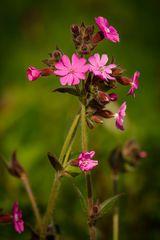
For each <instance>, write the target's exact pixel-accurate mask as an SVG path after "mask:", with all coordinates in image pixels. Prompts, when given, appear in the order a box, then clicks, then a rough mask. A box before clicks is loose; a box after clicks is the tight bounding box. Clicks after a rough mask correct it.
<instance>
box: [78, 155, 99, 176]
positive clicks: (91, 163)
mask: <svg viewBox="0 0 160 240" xmlns="http://www.w3.org/2000/svg"><path fill="white" fill-rule="evenodd" d="M94 155H95V152H94V151H91V152H82V153H81V154H80V155H79V157H78V165H79V168H80V169H81V171H83V172H88V171H90V170H92V169H94V168H95V167H96V166H97V165H98V161H97V160H92V159H91V158H92V157H93V156H94Z"/></svg>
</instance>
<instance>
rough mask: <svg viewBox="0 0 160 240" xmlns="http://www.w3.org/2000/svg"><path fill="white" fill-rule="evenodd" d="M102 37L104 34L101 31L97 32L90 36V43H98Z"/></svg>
mask: <svg viewBox="0 0 160 240" xmlns="http://www.w3.org/2000/svg"><path fill="white" fill-rule="evenodd" d="M103 39H104V35H103V33H102V32H101V31H100V32H97V33H96V34H95V35H94V36H93V37H92V43H93V44H98V43H99V42H100V41H102V40H103Z"/></svg>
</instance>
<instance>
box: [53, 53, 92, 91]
mask: <svg viewBox="0 0 160 240" xmlns="http://www.w3.org/2000/svg"><path fill="white" fill-rule="evenodd" d="M55 68H56V69H57V70H55V71H54V73H55V74H56V75H58V76H60V77H61V78H60V82H61V84H62V85H67V84H68V85H70V86H71V85H77V84H79V83H80V80H85V73H86V72H87V71H88V64H86V59H84V58H79V57H78V56H77V55H76V54H75V53H74V54H73V55H72V63H71V62H70V59H69V57H68V56H67V55H63V56H62V58H61V60H60V61H59V62H58V63H56V64H55Z"/></svg>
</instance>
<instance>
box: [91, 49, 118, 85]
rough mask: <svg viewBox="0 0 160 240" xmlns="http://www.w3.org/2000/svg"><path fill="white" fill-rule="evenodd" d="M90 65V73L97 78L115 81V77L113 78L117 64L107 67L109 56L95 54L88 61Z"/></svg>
mask: <svg viewBox="0 0 160 240" xmlns="http://www.w3.org/2000/svg"><path fill="white" fill-rule="evenodd" d="M88 61H89V63H90V65H89V71H90V72H93V73H94V75H95V76H98V77H99V78H101V79H102V80H106V81H108V80H115V78H114V77H112V76H111V74H112V69H113V68H115V67H116V64H109V65H106V63H107V62H108V56H107V54H102V56H101V57H100V55H99V54H98V53H95V54H94V55H93V56H91V57H90V58H89V59H88Z"/></svg>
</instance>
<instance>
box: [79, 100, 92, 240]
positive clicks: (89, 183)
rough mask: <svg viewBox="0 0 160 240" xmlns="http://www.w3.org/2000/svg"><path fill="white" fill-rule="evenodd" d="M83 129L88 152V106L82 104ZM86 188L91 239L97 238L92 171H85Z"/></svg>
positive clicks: (85, 150) (84, 148)
mask: <svg viewBox="0 0 160 240" xmlns="http://www.w3.org/2000/svg"><path fill="white" fill-rule="evenodd" d="M81 129H82V151H83V152H87V149H88V147H87V126H86V108H85V105H83V104H81ZM85 179H86V188H87V206H88V220H89V221H88V229H89V238H90V240H95V239H96V229H95V226H94V224H93V222H92V221H91V216H92V211H93V191H92V178H91V173H90V172H86V173H85Z"/></svg>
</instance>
